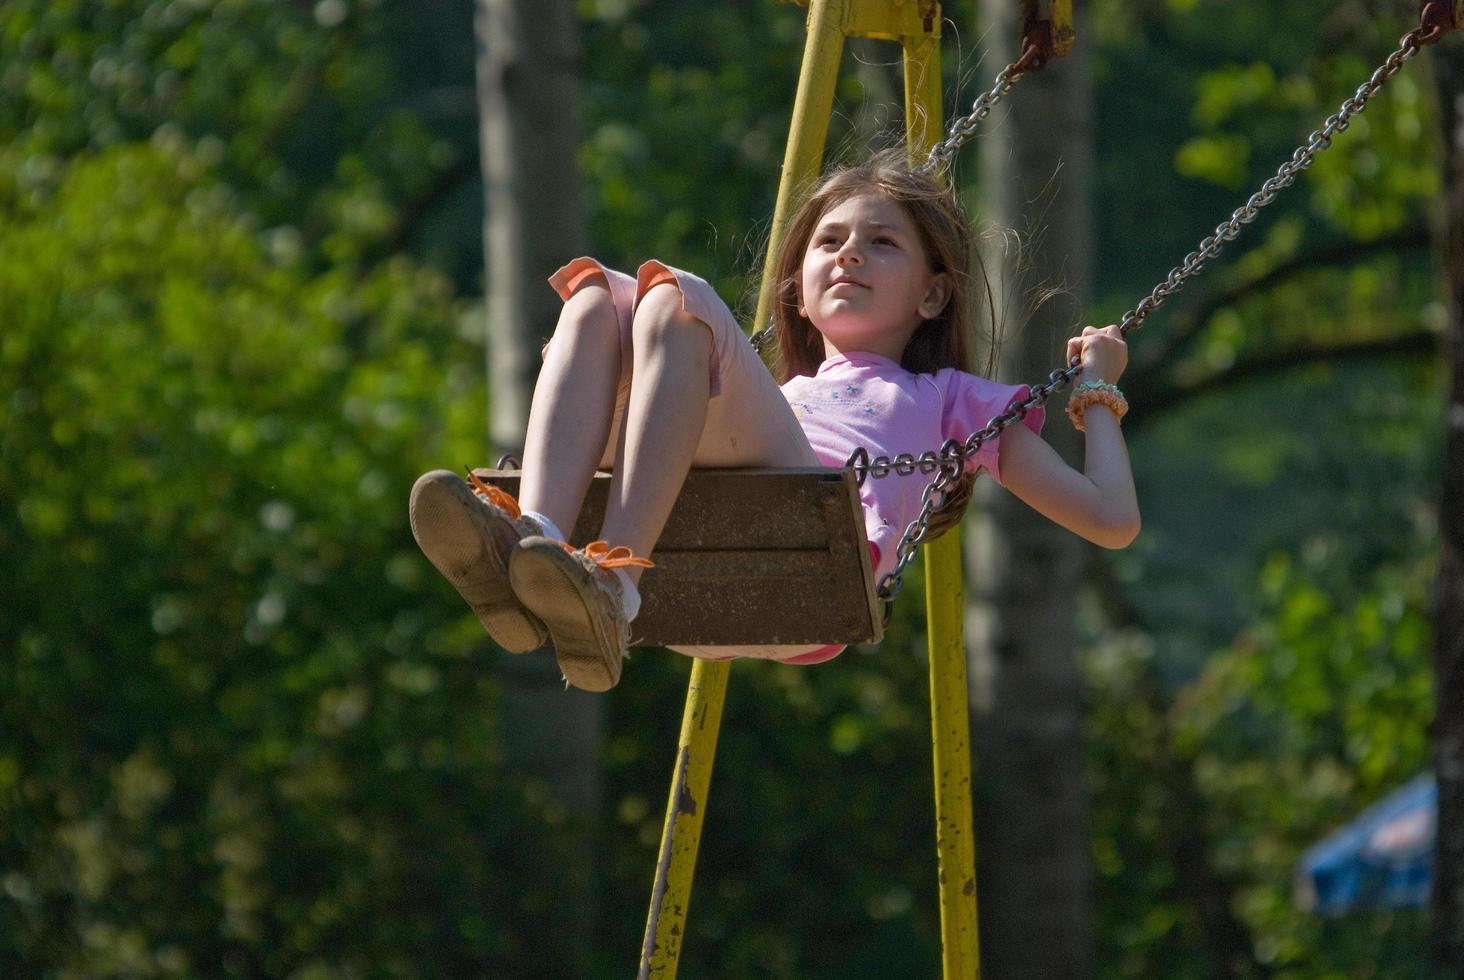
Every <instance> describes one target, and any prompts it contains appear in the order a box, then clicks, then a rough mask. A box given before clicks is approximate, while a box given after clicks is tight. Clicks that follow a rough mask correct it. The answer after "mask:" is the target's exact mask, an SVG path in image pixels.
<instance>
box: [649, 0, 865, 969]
mask: <svg viewBox="0 0 1464 980" xmlns="http://www.w3.org/2000/svg"><path fill="white" fill-rule="evenodd" d="M846 3H847V0H813V2H812V3H811V4H810V6H809V11H808V36H807V40H806V41H805V42H804V48H803V63H802V66H801V68H800V71H799V75H798V93H797V95H796V96H795V98H794V100H793V120H792V125H791V131H790V132H789V134H788V149H787V151H786V152H785V154H784V157H783V176H782V179H781V180H780V181H779V182H778V197H777V204H776V206H775V208H774V211H773V226H772V229H771V232H770V236H769V241H768V257H767V264H766V266H765V267H764V272H763V282H762V291H761V293H760V295H759V298H758V312H757V322H758V323H759V324H765V323H767V320H768V316H769V315H770V313H771V312H772V290H773V284H774V283H773V279H774V275H775V273H774V271H773V269H774V261H775V258H776V256H777V251H778V246H779V245H780V244H781V242H782V240H783V235H784V232H785V230H786V228H787V223H788V221H789V220H790V217H791V215H792V213H793V211H794V210H795V209H796V208H797V206H798V203H799V201H800V200H801V199H802V196H803V195H804V194H806V193H807V192H808V188H809V186H810V185H811V184H812V183H813V181H814V180H815V179H816V178H817V177H818V174H819V170H820V168H821V166H822V164H823V151H824V142H825V138H826V136H827V133H828V120H829V116H830V115H831V114H832V113H833V108H834V86H835V84H836V83H837V81H838V75H839V59H840V57H841V56H842V55H843V51H844V29H843V26H844V21H845V14H846ZM728 673H729V665H728V664H725V663H713V662H709V661H704V660H698V661H697V662H696V663H695V664H694V665H693V666H692V669H691V686H690V687H689V688H688V689H687V692H686V711H685V714H684V715H683V716H682V721H681V740H680V744H679V746H678V747H677V750H676V771H675V773H674V774H673V776H672V779H671V795H670V799H669V800H668V801H667V804H666V824H665V828H664V829H663V830H662V832H661V856H660V859H659V860H658V861H657V863H656V879H655V883H654V884H653V885H652V887H651V908H650V913H649V915H648V916H647V918H646V932H645V940H644V942H643V944H642V947H641V964H640V973H639V974H638V975H639V977H640V978H642V980H648V978H653V977H654V978H656V980H672V978H674V977H675V976H676V966H677V960H678V958H679V957H680V955H681V941H682V939H683V938H684V936H685V932H686V913H687V908H688V907H689V906H690V904H691V882H692V876H693V874H694V872H695V870H696V851H697V846H698V845H699V844H700V842H701V825H702V817H703V816H704V814H705V812H706V803H707V793H708V790H709V789H710V787H711V780H712V761H713V758H714V757H715V756H716V752H717V730H718V728H719V727H720V726H721V723H722V705H723V702H724V701H725V699H726V696H727V676H728Z"/></svg>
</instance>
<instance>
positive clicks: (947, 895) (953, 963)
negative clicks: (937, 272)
mask: <svg viewBox="0 0 1464 980" xmlns="http://www.w3.org/2000/svg"><path fill="white" fill-rule="evenodd" d="M933 13H934V16H930V15H928V14H927V16H926V17H925V18H924V23H925V24H926V25H927V27H926V33H924V34H923V35H907V36H906V37H905V38H904V40H903V44H904V49H905V133H906V141H907V144H908V146H909V150H910V161H911V163H912V164H918V163H922V162H924V160H925V157H926V156H927V155H928V154H929V152H930V147H931V146H933V145H934V144H935V142H936V141H937V140H938V139H940V137H941V135H942V134H941V128H942V120H941V102H940V33H939V32H940V10H939V7H936V8H935V10H934V12H933ZM962 594H963V583H962V570H961V535H960V532H959V530H955V529H953V530H952V531H951V532H950V533H948V534H945V535H943V536H942V537H940V538H937V539H936V540H935V541H933V542H931V543H930V544H928V545H926V546H925V619H926V626H927V629H928V633H929V641H928V642H929V649H930V733H931V741H932V758H933V763H934V766H935V842H936V854H937V862H938V863H937V880H938V881H939V883H940V945H941V967H942V971H943V974H944V976H945V977H946V980H955V978H961V980H967V978H974V977H977V976H979V974H980V970H981V962H980V956H979V949H980V946H979V941H978V938H977V932H976V833H975V827H974V825H973V822H972V811H971V741H970V739H971V727H970V713H969V709H968V704H967V689H966V646H965V640H964V631H963V629H962V609H961V605H962V602H961V600H962Z"/></svg>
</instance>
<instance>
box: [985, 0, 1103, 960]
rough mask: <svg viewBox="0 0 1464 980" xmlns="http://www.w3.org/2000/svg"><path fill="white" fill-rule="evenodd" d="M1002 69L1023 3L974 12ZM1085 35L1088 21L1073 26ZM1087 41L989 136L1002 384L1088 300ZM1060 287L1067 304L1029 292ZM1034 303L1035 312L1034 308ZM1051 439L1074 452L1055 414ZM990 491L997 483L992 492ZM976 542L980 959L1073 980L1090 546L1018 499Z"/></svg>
mask: <svg viewBox="0 0 1464 980" xmlns="http://www.w3.org/2000/svg"><path fill="white" fill-rule="evenodd" d="M981 14H982V22H983V24H984V25H985V37H986V46H987V51H988V54H989V56H990V60H991V63H992V64H993V65H1004V64H1006V63H1008V62H1009V61H1011V60H1013V59H1014V58H1015V57H1016V53H1017V39H1016V35H1017V5H1016V4H1014V3H1012V2H1010V0H986V2H984V3H983V4H982V5H981ZM1079 33H1080V35H1081V34H1082V33H1083V25H1082V24H1080V25H1079ZM1086 64H1087V55H1086V50H1085V46H1084V45H1079V46H1078V47H1077V49H1076V50H1075V51H1074V52H1073V53H1072V54H1071V55H1069V56H1068V57H1067V58H1066V59H1064V60H1063V61H1061V62H1056V63H1054V64H1053V65H1051V66H1050V67H1049V69H1048V70H1046V71H1043V72H1041V73H1038V74H1036V75H1033V76H1029V77H1028V78H1027V79H1026V80H1024V81H1023V83H1022V85H1021V86H1020V87H1019V88H1018V89H1016V90H1014V91H1013V92H1012V95H1011V97H1010V100H1009V105H1010V111H1008V112H1005V113H1004V114H1001V120H1000V121H999V122H996V121H995V120H994V121H993V125H991V126H989V127H988V128H987V129H986V130H985V131H984V132H983V134H982V139H981V164H982V175H981V176H982V182H983V187H984V188H985V192H986V212H987V214H988V216H989V217H990V218H991V220H993V221H994V222H995V223H996V224H997V225H998V226H999V227H1001V228H1007V229H1014V230H1017V231H1018V233H1019V235H1020V236H1021V242H1020V245H1019V246H1018V251H1017V252H1016V253H1013V254H1007V253H1005V251H1004V250H1002V249H1000V248H998V249H995V250H992V251H991V252H990V253H989V257H988V258H987V260H986V264H987V269H986V274H987V275H989V276H992V277H996V279H997V281H998V283H999V285H998V286H997V292H996V295H997V296H998V297H1000V298H1001V307H1002V308H1000V309H997V310H995V311H993V313H992V315H993V316H994V317H997V318H999V319H1000V320H1001V321H1003V322H1002V323H1001V327H1002V329H1003V330H1004V331H1005V336H1004V337H1003V338H1002V343H1001V346H1000V361H999V364H1000V367H999V377H1000V378H1001V379H1002V380H1009V381H1020V380H1027V379H1032V378H1040V377H1043V376H1045V375H1046V374H1047V372H1048V371H1050V370H1051V369H1052V366H1053V365H1054V364H1056V363H1061V360H1062V352H1063V349H1064V344H1065V342H1066V340H1067V338H1068V337H1069V336H1071V335H1072V334H1073V333H1074V332H1075V329H1074V324H1075V323H1078V322H1079V317H1081V315H1082V312H1083V309H1084V307H1085V306H1086V305H1087V299H1088V295H1089V289H1090V287H1089V277H1090V271H1089V270H1090V268H1091V265H1092V261H1091V255H1092V199H1091V194H1092V188H1091V184H1090V181H1091V165H1092V163H1091V161H1092V152H1093V151H1092V144H1091V138H1092V137H1091V134H1092V119H1091V96H1090V92H1089V88H1088V75H1087V68H1086ZM1055 285H1057V286H1059V288H1060V289H1061V290H1062V292H1061V294H1060V299H1061V301H1058V300H1057V299H1053V300H1050V301H1048V302H1045V303H1042V302H1038V301H1036V300H1035V299H1034V297H1035V296H1036V295H1037V294H1038V293H1040V291H1041V290H1043V289H1044V288H1051V287H1053V286H1055ZM1029 307H1035V309H1033V310H1032V311H1031V312H1030V314H1029V312H1028V308H1029ZM1053 414H1054V415H1055V416H1056V417H1053V418H1051V419H1049V421H1048V423H1047V426H1046V428H1045V430H1044V436H1045V437H1046V438H1047V440H1048V441H1049V442H1051V443H1052V444H1053V445H1054V446H1056V447H1057V448H1058V449H1059V451H1061V452H1062V453H1063V454H1064V455H1065V456H1067V457H1068V458H1069V459H1071V458H1074V457H1075V456H1076V455H1077V452H1076V450H1077V440H1076V438H1075V433H1074V432H1073V430H1072V427H1071V426H1069V425H1067V424H1066V419H1064V418H1062V417H1061V416H1060V413H1053ZM986 489H987V490H988V491H989V490H990V489H991V487H990V486H989V485H988V486H987V487H986ZM971 542H972V545H973V548H974V552H975V559H974V564H975V568H976V571H975V573H974V574H973V576H972V579H973V581H972V584H971V586H970V589H969V591H970V594H971V597H970V600H969V604H970V613H969V618H970V620H971V622H972V624H973V625H974V626H975V629H974V630H973V634H974V635H973V636H972V637H971V639H970V642H971V651H970V654H969V656H970V658H971V661H972V669H971V673H972V677H973V678H974V679H975V681H976V688H977V689H976V692H975V694H974V700H975V705H974V708H975V710H974V712H973V721H974V724H973V728H974V736H973V742H972V744H973V756H974V759H975V767H976V771H977V774H978V776H979V779H980V787H981V793H980V804H979V807H978V814H979V818H978V826H979V828H980V833H979V834H978V838H977V840H978V846H977V854H978V858H977V874H978V878H979V881H980V892H979V895H980V915H981V953H982V961H983V964H984V966H985V968H986V969H987V970H988V971H989V972H990V973H991V974H992V975H993V976H1013V977H1015V976H1020V977H1031V978H1033V980H1040V978H1052V980H1056V978H1059V977H1064V978H1072V977H1085V976H1088V975H1089V973H1090V972H1091V969H1092V953H1091V933H1090V928H1091V927H1090V908H1089V901H1090V899H1089V894H1090V876H1091V868H1090V863H1089V858H1088V844H1087V832H1088V831H1087V819H1088V818H1087V808H1088V803H1087V795H1086V792H1085V790H1084V787H1083V779H1082V771H1083V745H1082V730H1083V723H1082V683H1081V677H1080V675H1079V673H1078V666H1077V659H1076V657H1075V656H1074V646H1073V644H1074V629H1073V617H1074V609H1075V605H1074V595H1075V592H1076V589H1077V585H1078V582H1079V579H1080V572H1081V569H1080V566H1081V563H1082V556H1083V554H1084V552H1085V548H1084V546H1083V545H1082V542H1080V541H1079V540H1078V539H1077V538H1076V537H1074V536H1073V535H1072V534H1070V533H1068V532H1067V531H1064V530H1062V529H1061V528H1059V527H1057V526H1056V525H1055V524H1053V523H1051V522H1050V521H1048V520H1047V519H1046V518H1044V517H1041V516H1040V515H1038V514H1037V513H1036V512H1034V511H1032V510H1031V509H1030V508H1028V507H1026V506H1025V505H1023V504H1021V503H1019V502H1018V501H1016V500H1015V499H1014V498H1012V497H1010V496H1009V495H1006V494H1002V495H996V494H991V493H988V494H987V495H986V501H985V506H984V507H982V508H981V510H980V514H979V519H978V520H977V521H975V522H973V531H972V534H971Z"/></svg>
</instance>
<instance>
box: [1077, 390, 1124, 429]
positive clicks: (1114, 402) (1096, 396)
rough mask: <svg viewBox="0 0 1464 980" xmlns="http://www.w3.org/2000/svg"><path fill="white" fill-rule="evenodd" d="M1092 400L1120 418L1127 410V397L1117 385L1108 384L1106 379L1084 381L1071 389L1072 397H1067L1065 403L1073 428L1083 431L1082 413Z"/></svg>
mask: <svg viewBox="0 0 1464 980" xmlns="http://www.w3.org/2000/svg"><path fill="white" fill-rule="evenodd" d="M1094 402H1097V403H1098V404H1099V405H1107V406H1108V407H1109V408H1111V409H1113V414H1114V415H1116V416H1118V418H1119V419H1120V420H1122V419H1123V417H1124V414H1125V413H1126V412H1127V411H1128V399H1127V398H1125V397H1123V392H1121V391H1119V390H1118V385H1115V384H1109V383H1108V382H1106V381H1084V382H1083V383H1082V384H1080V385H1078V386H1077V387H1076V388H1074V389H1073V394H1072V397H1071V398H1069V399H1068V405H1067V414H1068V418H1069V419H1071V420H1072V423H1073V428H1075V429H1077V430H1078V431H1079V432H1082V431H1083V413H1084V412H1086V411H1087V410H1088V406H1089V405H1092V404H1093V403H1094Z"/></svg>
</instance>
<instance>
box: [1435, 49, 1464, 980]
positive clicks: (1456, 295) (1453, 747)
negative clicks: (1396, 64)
mask: <svg viewBox="0 0 1464 980" xmlns="http://www.w3.org/2000/svg"><path fill="white" fill-rule="evenodd" d="M1459 41H1460V39H1459V38H1458V37H1449V38H1445V40H1444V43H1443V44H1440V45H1438V46H1437V47H1435V48H1433V49H1432V50H1433V61H1434V65H1435V66H1436V68H1437V71H1438V93H1439V100H1438V105H1439V123H1440V127H1441V130H1442V139H1441V140H1440V141H1439V142H1440V144H1441V145H1442V147H1443V156H1444V159H1443V181H1444V192H1445V195H1446V203H1447V206H1446V208H1445V215H1444V220H1445V225H1446V227H1445V228H1443V229H1441V231H1440V255H1441V256H1442V259H1443V266H1444V274H1445V279H1446V283H1447V287H1448V293H1449V344H1448V354H1447V356H1448V364H1449V369H1450V379H1451V383H1450V386H1449V405H1448V410H1447V422H1448V426H1447V435H1446V438H1445V442H1444V480H1443V483H1444V486H1443V499H1442V501H1441V502H1440V505H1439V571H1438V580H1437V582H1436V583H1435V588H1434V674H1435V685H1436V688H1437V690H1436V692H1435V699H1436V708H1435V719H1434V752H1435V767H1436V770H1437V774H1438V783H1439V814H1438V843H1437V846H1436V850H1435V853H1434V891H1433V935H1434V950H1435V953H1436V955H1437V956H1438V958H1439V961H1440V963H1441V965H1443V966H1444V967H1446V972H1447V974H1448V975H1450V976H1459V975H1464V48H1461V47H1460V46H1459Z"/></svg>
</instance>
